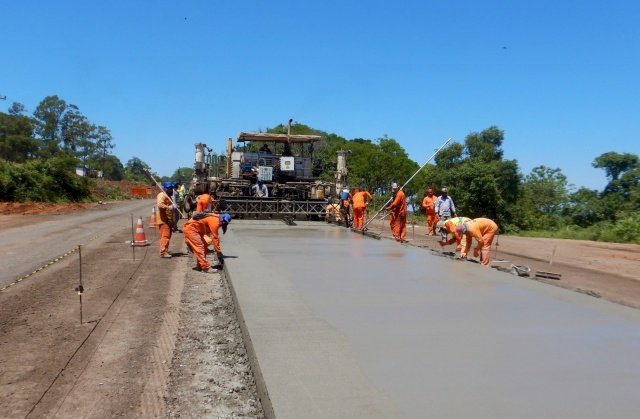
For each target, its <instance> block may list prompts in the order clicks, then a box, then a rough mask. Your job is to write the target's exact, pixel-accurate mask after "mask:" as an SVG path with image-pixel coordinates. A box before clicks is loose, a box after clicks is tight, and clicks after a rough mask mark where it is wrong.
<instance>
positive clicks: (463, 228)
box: [456, 218, 498, 268]
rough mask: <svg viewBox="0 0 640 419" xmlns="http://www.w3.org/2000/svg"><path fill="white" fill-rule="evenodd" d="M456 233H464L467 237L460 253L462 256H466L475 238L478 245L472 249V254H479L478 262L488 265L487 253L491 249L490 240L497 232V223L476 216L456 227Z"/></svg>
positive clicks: (475, 255) (491, 240)
mask: <svg viewBox="0 0 640 419" xmlns="http://www.w3.org/2000/svg"><path fill="white" fill-rule="evenodd" d="M456 231H457V232H458V234H464V235H466V238H467V243H466V244H465V246H464V249H463V250H462V254H461V255H460V256H461V257H462V258H466V257H467V254H468V253H469V249H470V248H471V241H472V239H473V238H475V239H476V241H477V242H478V245H477V246H476V247H475V248H474V249H473V256H474V257H478V256H480V263H481V264H482V266H484V267H486V268H488V267H489V253H490V251H491V242H493V238H494V237H495V235H496V234H497V233H498V225H497V224H496V223H495V222H493V220H490V219H488V218H476V219H473V220H471V221H469V222H466V223H464V224H462V225H459V226H457V227H456Z"/></svg>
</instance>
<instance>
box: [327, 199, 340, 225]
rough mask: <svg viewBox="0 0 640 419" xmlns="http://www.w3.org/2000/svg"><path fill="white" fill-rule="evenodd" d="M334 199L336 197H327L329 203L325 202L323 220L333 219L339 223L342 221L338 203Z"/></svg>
mask: <svg viewBox="0 0 640 419" xmlns="http://www.w3.org/2000/svg"><path fill="white" fill-rule="evenodd" d="M336 200H337V198H336V199H332V198H329V203H328V204H327V208H326V209H325V211H326V215H325V220H326V221H327V222H328V223H330V222H332V221H333V222H334V223H336V224H340V223H341V222H342V214H340V204H338V203H337V202H336Z"/></svg>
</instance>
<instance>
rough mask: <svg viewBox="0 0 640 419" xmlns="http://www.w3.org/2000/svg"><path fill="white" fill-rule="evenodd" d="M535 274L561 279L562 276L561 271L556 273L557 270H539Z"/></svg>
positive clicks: (538, 276)
mask: <svg viewBox="0 0 640 419" xmlns="http://www.w3.org/2000/svg"><path fill="white" fill-rule="evenodd" d="M535 276H536V278H545V279H555V280H559V279H560V278H561V277H562V274H559V273H556V272H543V271H537V272H536V275H535Z"/></svg>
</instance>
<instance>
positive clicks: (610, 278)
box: [369, 220, 640, 308]
mask: <svg viewBox="0 0 640 419" xmlns="http://www.w3.org/2000/svg"><path fill="white" fill-rule="evenodd" d="M369 231H370V232H372V233H375V234H380V235H381V236H382V237H384V238H387V239H392V236H391V233H390V229H389V226H388V220H384V221H378V220H376V221H374V222H372V223H371V224H370V225H369ZM407 238H408V239H409V243H408V244H407V245H409V246H418V247H423V248H426V249H429V250H431V251H432V252H434V253H437V254H442V253H443V252H453V251H454V250H455V248H454V246H447V247H444V248H442V247H440V245H439V244H438V240H439V237H434V236H427V235H426V227H425V226H424V225H415V226H413V225H408V226H407ZM491 257H492V259H493V261H494V263H493V265H494V266H496V267H504V268H505V269H507V270H511V265H512V264H515V265H519V266H527V267H529V268H531V277H529V278H527V279H535V280H537V281H540V282H545V283H547V284H550V285H554V286H559V287H563V288H567V289H571V290H574V291H577V292H582V293H585V294H588V295H591V296H593V297H596V298H604V299H606V300H609V301H612V302H615V303H618V304H623V305H626V306H629V307H634V308H640V246H638V245H635V244H619V243H603V242H592V241H586V240H563V239H544V238H528V237H514V236H499V237H497V239H496V240H494V244H493V247H492V252H491ZM471 259H473V258H471ZM495 261H502V263H499V262H498V263H496V262H495ZM537 271H543V272H554V273H559V274H560V275H561V279H560V280H554V279H544V278H536V277H535V276H533V274H534V273H535V272H537Z"/></svg>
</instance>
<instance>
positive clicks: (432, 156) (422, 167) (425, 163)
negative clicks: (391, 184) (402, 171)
mask: <svg viewBox="0 0 640 419" xmlns="http://www.w3.org/2000/svg"><path fill="white" fill-rule="evenodd" d="M450 141H451V138H449V139H448V140H447V141H445V142H444V144H442V145H441V146H440V148H439V149H437V150H436V152H435V153H433V154H432V155H431V157H429V158H428V159H427V161H426V162H424V164H423V165H422V166H420V168H419V169H418V170H417V171H416V172H415V173H414V174H413V175H412V176H411V177H410V178H409V179H408V180H407V181H406V182H405V183H404V185H402V186H401V187H400V189H404V187H405V186H407V185H408V184H409V182H411V181H412V180H413V178H414V177H416V176H417V175H418V173H420V172H421V171H422V169H424V168H425V166H426V165H427V164H429V162H430V161H431V160H433V158H434V157H435V156H436V155H437V154H438V153H439V152H440V151H441V150H442V149H443V148H444V147H445V146H446V145H447V144H449V142H450ZM391 199H393V197H391V198H389V199H388V200H387V202H385V203H384V205H383V206H382V208H380V209H379V210H378V212H376V213H375V215H374V216H373V217H371V218H370V219H369V221H367V222H366V223H365V224H364V225H363V226H362V230H363V231H364V229H365V228H366V227H367V226H368V225H369V223H370V222H371V221H373V220H374V219H375V218H376V217H377V216H378V214H380V213H381V212H382V210H383V209H385V208H386V207H387V205H389V203H390V202H391Z"/></svg>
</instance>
